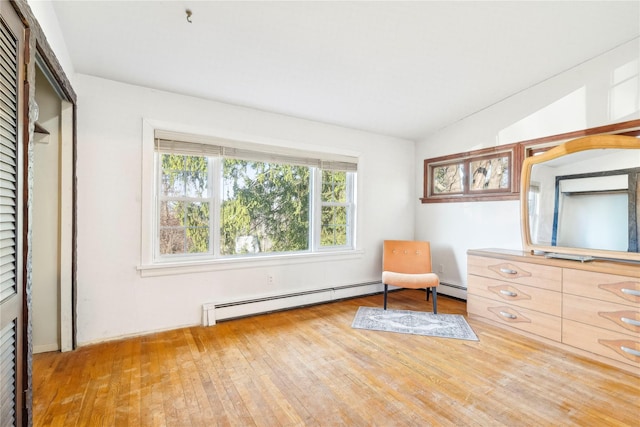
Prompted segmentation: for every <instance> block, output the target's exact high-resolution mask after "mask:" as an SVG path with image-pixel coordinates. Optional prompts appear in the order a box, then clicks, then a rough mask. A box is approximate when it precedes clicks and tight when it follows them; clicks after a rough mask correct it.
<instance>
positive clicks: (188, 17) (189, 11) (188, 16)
mask: <svg viewBox="0 0 640 427" xmlns="http://www.w3.org/2000/svg"><path fill="white" fill-rule="evenodd" d="M185 13H186V14H187V22H188V23H189V24H191V23H192V22H191V15H192V14H193V13H192V12H191V9H187V10H185Z"/></svg>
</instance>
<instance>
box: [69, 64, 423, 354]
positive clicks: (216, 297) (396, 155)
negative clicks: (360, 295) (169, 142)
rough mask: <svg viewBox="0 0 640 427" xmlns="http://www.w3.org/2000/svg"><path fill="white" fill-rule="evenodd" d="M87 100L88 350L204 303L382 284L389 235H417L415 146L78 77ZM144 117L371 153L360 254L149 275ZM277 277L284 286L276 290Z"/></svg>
mask: <svg viewBox="0 0 640 427" xmlns="http://www.w3.org/2000/svg"><path fill="white" fill-rule="evenodd" d="M74 88H75V90H76V92H77V93H78V163H77V166H78V284H77V286H78V291H77V292H78V306H77V316H78V318H77V320H78V322H77V324H78V335H77V339H78V343H79V344H80V345H83V344H87V343H90V342H96V341H101V340H106V339H111V338H115V337H120V336H126V335H133V334H140V333H145V332H149V331H155V330H162V329H169V328H176V327H180V326H184V325H194V324H198V323H200V320H201V305H202V304H203V303H210V302H224V301H228V300H236V299H244V298H255V297H261V296H264V295H272V294H278V293H290V292H295V291H300V290H312V289H322V288H327V287H331V286H340V285H349V284H358V283H364V282H369V281H379V280H380V273H381V245H382V240H383V239H385V238H399V239H411V238H413V233H414V216H415V209H414V195H415V188H414V182H415V176H414V174H415V171H414V170H413V169H412V168H408V167H407V165H410V164H412V161H413V158H414V148H415V147H414V143H413V142H411V141H406V140H399V139H394V138H390V137H385V136H379V135H374V134H369V133H365V132H361V131H355V130H349V129H345V128H340V127H336V126H330V125H325V124H321V123H315V122H310V121H305V120H300V119H295V118H291V117H286V116H282V115H277V114H271V113H265V112H260V111H256V110H251V109H248V108H242V107H236V106H231V105H226V104H222V103H217V102H211V101H206V100H202V99H197V98H191V97H186V96H182V95H176V94H171V93H165V92H160V91H157V90H151V89H147V88H142V87H137V86H131V85H125V84H121V83H117V82H113V81H108V80H103V79H98V78H95V77H90V76H86V75H80V74H78V75H76V76H75V86H74ZM143 119H144V120H152V121H155V122H163V123H170V124H173V125H175V126H177V127H180V128H181V129H185V130H191V131H192V132H196V133H200V134H203V133H205V134H211V135H221V134H222V135H230V134H233V135H235V136H236V137H241V135H244V136H246V138H247V139H251V140H257V141H260V140H271V141H277V142H278V143H279V144H288V145H290V146H293V147H295V146H302V147H305V148H309V147H317V148H321V149H323V150H329V149H331V150H337V151H339V152H345V151H347V152H350V153H359V154H360V164H359V170H358V212H359V215H358V222H359V235H358V242H359V243H358V248H359V249H361V254H360V255H358V256H356V257H355V258H349V259H344V258H336V259H329V260H327V259H326V258H323V259H322V262H317V261H313V260H309V261H306V262H303V263H289V262H288V261H287V260H283V261H282V262H280V263H277V264H275V265H274V264H270V265H266V266H265V265H263V264H255V265H252V264H246V263H245V264H244V265H242V266H241V267H240V268H231V269H222V270H218V271H210V272H202V273H191V274H181V275H170V276H161V277H144V278H143V277H141V275H140V272H139V271H137V267H138V266H139V264H140V262H141V222H142V218H141V216H142V208H141V206H142V193H141V188H142V180H143V179H151V177H143V176H142V170H141V164H142V130H143ZM267 273H274V276H275V278H276V283H275V284H274V285H267V280H266V277H267Z"/></svg>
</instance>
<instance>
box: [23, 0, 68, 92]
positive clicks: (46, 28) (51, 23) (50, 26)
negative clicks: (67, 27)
mask: <svg viewBox="0 0 640 427" xmlns="http://www.w3.org/2000/svg"><path fill="white" fill-rule="evenodd" d="M27 3H29V7H30V8H31V11H32V12H33V16H35V17H36V19H37V20H38V24H40V27H41V28H42V31H43V32H44V34H45V36H46V37H47V42H48V43H49V46H51V49H52V50H53V52H54V53H55V54H56V58H58V61H59V62H60V65H61V66H62V69H63V70H64V72H65V74H66V75H67V78H68V79H69V81H70V82H71V84H72V85H73V83H74V81H73V76H74V70H73V64H72V63H71V57H70V56H69V51H68V50H67V45H66V44H65V41H64V37H63V36H62V31H61V29H60V23H59V22H58V17H57V16H56V14H55V11H54V10H53V3H52V2H51V1H50V0H35V1H34V0H28V1H27Z"/></svg>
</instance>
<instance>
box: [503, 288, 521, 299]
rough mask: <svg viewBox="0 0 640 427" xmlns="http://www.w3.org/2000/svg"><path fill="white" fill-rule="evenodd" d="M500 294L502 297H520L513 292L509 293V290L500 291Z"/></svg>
mask: <svg viewBox="0 0 640 427" xmlns="http://www.w3.org/2000/svg"><path fill="white" fill-rule="evenodd" d="M500 293H501V294H502V295H506V296H508V297H517V296H518V294H517V293H515V292H511V291H508V290H506V289H500Z"/></svg>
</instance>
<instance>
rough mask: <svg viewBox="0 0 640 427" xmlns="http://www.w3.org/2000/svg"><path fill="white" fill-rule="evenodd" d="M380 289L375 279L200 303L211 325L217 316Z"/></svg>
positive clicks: (205, 323)
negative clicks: (243, 298)
mask: <svg viewBox="0 0 640 427" xmlns="http://www.w3.org/2000/svg"><path fill="white" fill-rule="evenodd" d="M382 290H383V288H382V283H380V282H379V281H378V282H367V283H358V284H354V285H345V286H336V287H332V288H325V289H315V290H310V291H302V292H293V293H289V294H282V295H273V296H267V297H262V298H254V299H247V300H241V301H230V302H222V303H205V304H203V305H202V325H203V326H213V325H215V324H216V321H218V320H229V319H235V318H238V317H246V316H251V315H254V314H262V313H269V312H272V311H279V310H285V309H290V308H296V307H304V306H307V305H314V304H321V303H324V302H329V301H336V300H341V299H345V298H353V297H358V296H365V295H371V294H376V293H380V292H382Z"/></svg>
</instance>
